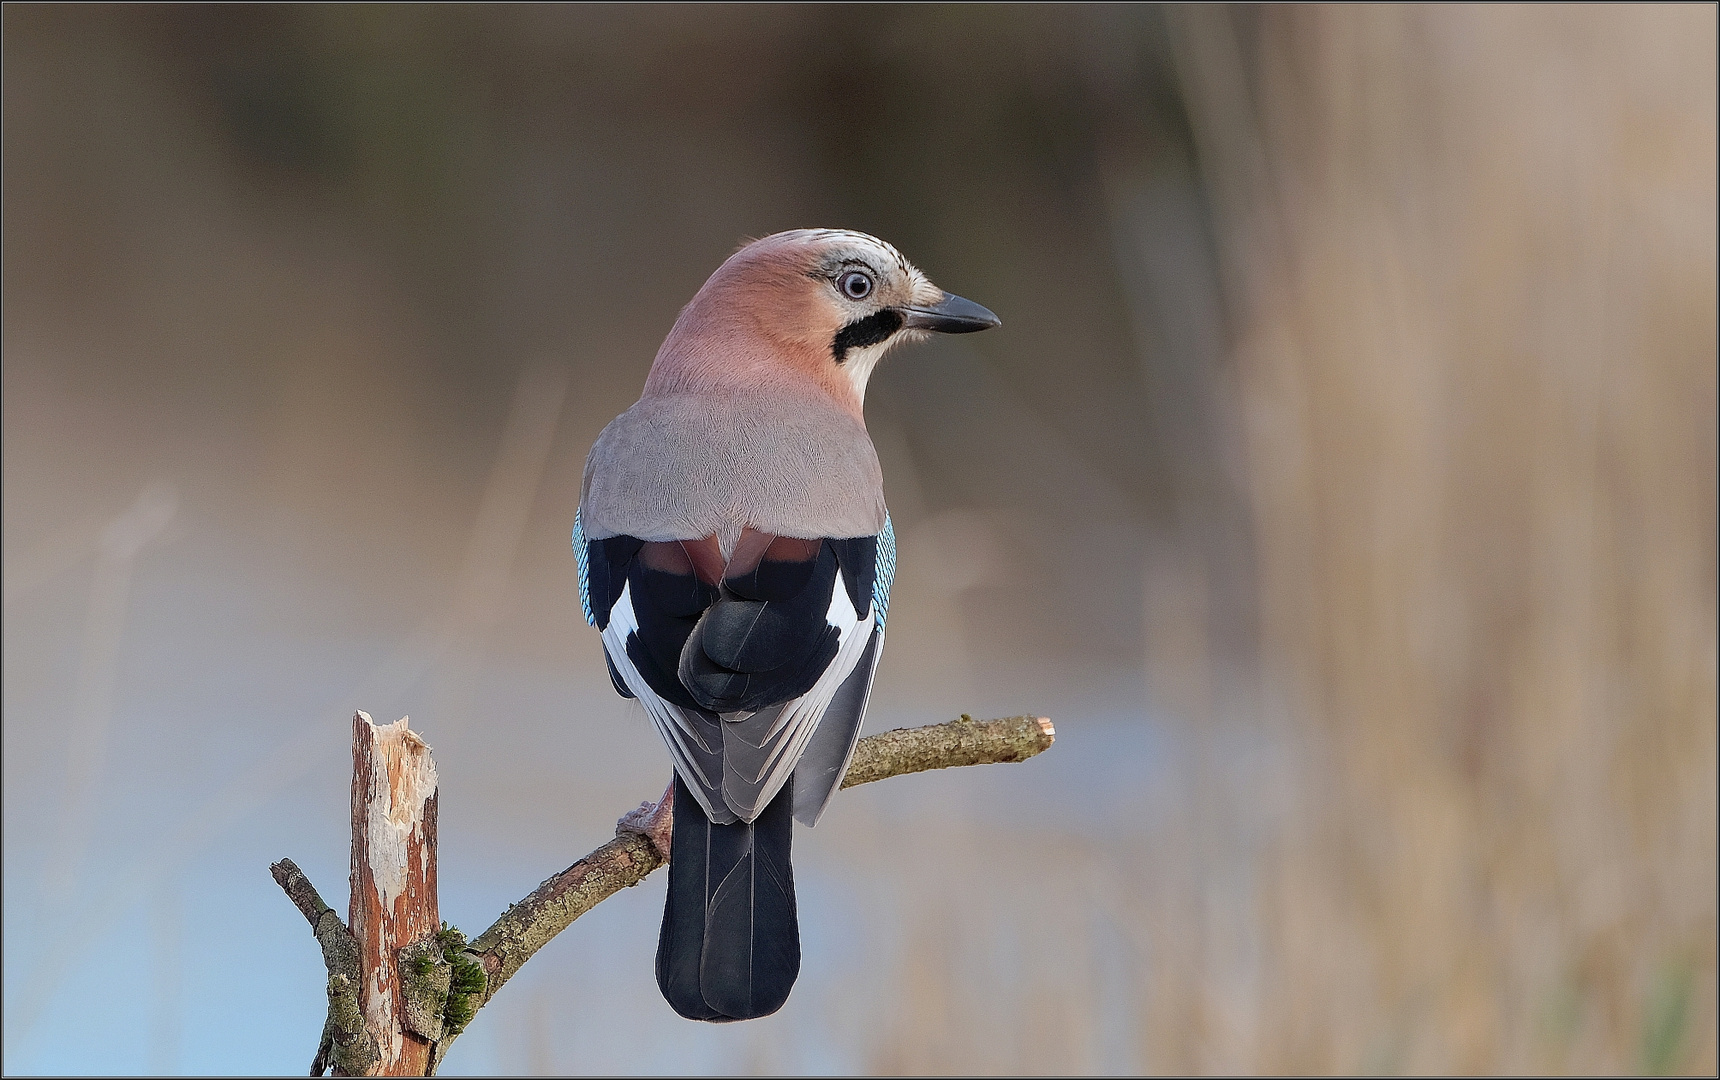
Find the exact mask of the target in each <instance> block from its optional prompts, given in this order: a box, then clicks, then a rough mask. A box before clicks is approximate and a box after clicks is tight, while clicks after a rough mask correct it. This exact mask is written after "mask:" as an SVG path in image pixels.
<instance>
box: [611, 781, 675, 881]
mask: <svg viewBox="0 0 1720 1080" xmlns="http://www.w3.org/2000/svg"><path fill="white" fill-rule="evenodd" d="M674 828H675V781H674V780H673V779H672V778H671V779H670V781H669V787H668V789H667V790H665V791H664V792H663V797H662V798H661V799H658V800H657V801H656V802H654V803H653V802H642V803H640V804H639V806H638V808H637V809H633V810H629V811H627V813H625V814H622V815H621V820H620V821H617V822H616V823H615V835H616V836H620V835H621V834H622V833H638V834H639V835H640V836H643V837H645V838H646V839H647V840H649V841H651V846H652V847H654V848H656V849H657V854H658V855H661V856H662V857H663V861H664V862H668V861H669V840H670V838H671V837H672V836H673V834H674Z"/></svg>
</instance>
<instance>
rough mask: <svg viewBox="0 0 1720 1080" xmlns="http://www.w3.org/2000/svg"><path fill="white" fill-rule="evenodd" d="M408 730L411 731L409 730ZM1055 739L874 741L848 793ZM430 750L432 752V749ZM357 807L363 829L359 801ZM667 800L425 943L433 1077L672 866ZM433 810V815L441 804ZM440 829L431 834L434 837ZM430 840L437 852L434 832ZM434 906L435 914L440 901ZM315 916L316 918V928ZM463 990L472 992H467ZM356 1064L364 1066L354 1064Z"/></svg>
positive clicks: (283, 878) (1033, 750)
mask: <svg viewBox="0 0 1720 1080" xmlns="http://www.w3.org/2000/svg"><path fill="white" fill-rule="evenodd" d="M400 726H402V727H404V724H402V725H400ZM1055 735H1056V732H1055V731H1054V729H1053V728H1052V726H1051V721H1050V720H1047V719H1045V718H1043V717H1033V716H1014V717H1009V718H1008V719H1004V720H982V721H976V720H973V719H971V718H969V717H966V716H964V717H962V718H961V719H960V720H954V721H951V722H949V723H947V724H934V725H932V726H930V727H922V728H899V729H897V730H895V731H886V732H883V733H882V734H879V735H869V736H867V737H866V738H864V739H861V740H860V743H859V745H858V746H857V747H856V748H855V751H854V758H853V760H852V762H851V763H850V764H849V766H848V772H847V773H846V775H845V776H844V777H843V780H842V786H843V787H845V788H848V787H853V786H855V785H857V784H868V783H872V782H874V781H877V780H883V779H885V778H887V777H891V776H900V775H904V774H906V773H915V772H923V771H925V770H927V769H946V768H952V767H956V766H961V765H985V764H994V763H1003V762H1016V761H1025V760H1027V759H1028V758H1030V757H1032V756H1034V755H1035V754H1038V753H1039V752H1041V751H1043V750H1045V749H1048V748H1049V747H1050V746H1051V744H1052V740H1053V739H1054V737H1055ZM419 745H422V743H420V744H419ZM425 749H426V751H428V748H427V747H426V748H425ZM427 756H428V754H427V753H426V757H427ZM430 776H431V785H432V786H431V788H430V790H431V791H433V790H434V786H433V785H434V768H433V767H432V768H431V773H430ZM354 800H355V801H354V814H355V821H356V816H357V813H358V804H357V801H356V800H357V795H356V793H355V796H354ZM667 800H668V796H667V795H665V799H664V801H663V802H660V803H658V804H655V805H653V804H646V805H645V806H643V807H641V808H640V809H639V810H636V811H633V812H631V813H629V814H628V815H627V816H626V817H624V818H622V820H621V822H620V823H619V825H618V826H617V828H616V832H617V835H616V837H615V839H614V840H611V841H609V843H607V844H604V845H603V846H602V847H600V848H598V849H597V850H596V851H593V852H592V853H591V854H589V855H587V856H585V858H583V859H580V860H579V861H578V862H576V863H574V864H573V865H572V866H570V867H568V868H567V869H566V870H563V871H562V872H561V873H559V874H556V875H555V876H553V877H551V878H549V879H548V880H546V881H545V882H543V884H541V885H539V886H538V887H537V888H536V889H534V890H532V892H531V894H530V895H529V896H527V897H526V898H525V899H523V900H521V901H520V902H519V903H517V904H511V905H509V907H508V910H507V911H505V912H503V913H502V916H501V918H499V919H497V920H496V921H495V923H494V924H492V925H491V926H490V928H489V929H488V930H485V931H484V932H483V933H482V934H479V935H478V936H477V938H475V939H473V940H472V941H471V943H470V944H466V943H465V942H464V941H463V939H461V938H460V937H459V935H458V933H457V932H444V933H442V934H441V935H439V936H438V937H436V938H434V939H433V940H434V941H436V942H439V943H440V944H439V945H437V946H436V947H435V948H434V949H430V944H429V942H428V940H427V942H425V943H422V947H423V948H425V949H430V953H431V955H430V956H427V957H426V958H425V960H424V961H423V963H422V965H421V966H422V967H423V968H424V969H425V970H429V969H430V968H431V967H434V966H435V964H439V963H443V962H445V963H447V964H448V966H449V967H450V968H451V969H453V970H454V972H455V974H454V977H453V984H452V986H450V984H449V982H448V978H447V976H446V975H444V976H443V977H442V981H441V983H440V986H441V987H442V990H441V993H442V995H443V996H442V998H441V999H440V1001H441V1002H443V1003H445V1012H446V1015H447V1016H448V1017H449V1018H450V1022H448V1023H447V1024H446V1025H445V1026H444V1027H443V1029H442V1030H441V1032H440V1037H439V1038H435V1039H433V1040H432V1041H431V1042H430V1043H429V1055H428V1062H427V1064H426V1066H425V1068H426V1072H427V1073H429V1074H431V1075H434V1073H435V1071H436V1067H437V1066H438V1065H439V1064H441V1062H442V1060H443V1058H444V1057H445V1056H446V1055H447V1053H448V1048H449V1047H450V1046H451V1045H452V1044H453V1042H454V1039H455V1038H456V1037H458V1035H459V1034H460V1032H461V1031H462V1030H464V1028H465V1025H466V1023H467V1022H469V1021H470V1019H471V1016H472V1014H473V1013H475V1012H476V1011H477V1010H478V1009H480V1008H482V1007H483V1006H484V1005H485V1004H487V1003H488V1002H489V1001H490V999H491V998H493V997H495V995H496V992H497V991H498V990H500V989H501V988H502V986H503V985H504V984H506V983H507V981H508V980H509V979H511V978H512V977H513V975H514V973H515V972H517V971H519V969H520V968H521V967H523V966H524V965H525V962H526V961H527V960H529V959H531V957H532V955H533V954H535V953H536V952H537V951H538V950H539V949H541V948H543V947H544V945H546V944H548V943H549V941H550V939H552V938H554V937H555V936H556V935H557V934H559V933H561V932H562V931H563V930H565V929H567V928H568V926H570V925H572V923H573V921H574V920H575V919H577V918H579V917H580V916H581V915H583V914H585V913H586V912H587V911H590V910H591V909H592V908H594V907H596V906H597V905H598V904H600V903H602V902H603V901H604V900H606V899H608V898H609V897H611V896H613V895H615V894H616V893H617V892H620V891H621V890H622V889H625V888H628V887H629V886H633V885H637V884H639V882H641V881H643V880H645V878H646V877H647V876H648V875H650V873H651V872H652V871H654V870H656V869H657V868H658V867H660V866H663V865H665V864H666V863H667V861H668V858H667V852H668V832H667V828H666V824H667V820H668V817H667V815H668V810H669V807H668V805H667ZM431 805H432V809H431V814H432V815H433V814H434V798H433V797H432V799H431ZM433 828H434V826H433V825H432V830H433ZM431 837H432V845H433V838H434V833H433V831H432V833H431ZM659 845H661V846H659ZM355 852H356V847H355ZM355 858H356V855H355ZM355 865H356V863H355ZM431 867H432V869H431V872H430V878H429V883H430V888H431V889H432V891H433V890H434V882H435V877H434V869H433V867H434V863H433V862H432V863H431ZM282 868H286V870H283V869H282ZM272 869H274V870H275V880H276V881H278V882H280V883H281V887H282V888H283V889H284V890H286V892H287V895H288V896H289V897H291V898H292V899H293V902H294V903H295V904H297V905H298V907H299V910H300V911H303V912H304V913H305V917H306V918H307V919H310V920H311V922H312V926H313V928H314V927H318V926H322V925H324V924H325V923H332V926H333V927H338V928H339V930H340V933H341V934H345V930H346V928H345V927H344V926H341V925H340V920H339V919H338V918H333V917H332V916H333V912H332V911H330V910H329V909H328V905H326V904H324V903H323V902H322V899H321V897H318V896H317V895H316V890H315V889H314V888H312V887H311V884H310V882H309V881H307V880H305V879H304V875H303V874H301V873H299V870H298V867H296V866H293V864H292V863H291V862H290V861H288V860H282V861H281V862H280V863H277V864H275V867H273V868H272ZM431 902H432V904H433V903H434V900H432V901H431ZM313 911H315V912H317V914H316V916H315V917H314V918H313V916H312V912H313ZM319 920H320V921H319ZM331 932H332V931H331ZM334 936H338V935H334ZM345 937H346V940H348V941H350V940H352V935H350V934H345ZM318 940H319V941H322V940H323V933H322V932H321V931H319V932H318ZM351 954H352V957H353V960H354V963H356V962H357V958H358V952H357V947H356V945H354V946H352V947H351ZM331 955H332V954H331V953H330V950H329V946H328V945H327V944H325V945H324V959H325V963H329V972H330V987H331V990H330V1004H329V1013H330V1019H329V1021H328V1026H329V1027H338V1026H339V1025H337V1024H336V1019H335V1000H334V989H333V987H334V985H335V975H336V970H335V967H334V964H333V962H332V960H331V959H330V957H331ZM342 955H345V954H342ZM366 962H368V958H367V960H366ZM404 966H405V962H404V960H402V967H404ZM462 969H464V970H470V971H471V972H472V974H473V978H472V979H471V980H470V982H469V984H468V983H463V982H462V980H461V977H460V974H459V972H460V971H461V970H462ZM479 972H481V973H482V978H481V980H480V979H478V978H477V977H476V976H477V975H478V973H479ZM463 988H464V990H465V992H462V991H463ZM327 1031H328V1027H325V1042H327V1040H328V1035H327ZM373 1052H374V1051H373ZM353 1060H355V1061H356V1060H357V1058H356V1056H355V1057H354V1059H353ZM325 1064H327V1065H333V1066H335V1067H336V1068H337V1070H338V1071H342V1072H345V1071H347V1069H346V1068H345V1067H343V1066H344V1061H342V1060H337V1058H336V1057H335V1056H331V1055H325V1054H324V1052H323V1051H322V1050H321V1049H319V1051H318V1055H317V1062H316V1064H315V1065H313V1069H316V1070H319V1071H317V1072H313V1074H312V1075H319V1074H320V1068H321V1067H322V1066H323V1065H325ZM373 1068H374V1066H373Z"/></svg>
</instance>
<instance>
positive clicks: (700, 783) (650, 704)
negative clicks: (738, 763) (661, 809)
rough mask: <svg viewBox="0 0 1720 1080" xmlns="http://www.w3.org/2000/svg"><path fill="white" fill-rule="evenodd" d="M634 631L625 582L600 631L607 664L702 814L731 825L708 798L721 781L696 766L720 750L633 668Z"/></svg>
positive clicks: (629, 588)
mask: <svg viewBox="0 0 1720 1080" xmlns="http://www.w3.org/2000/svg"><path fill="white" fill-rule="evenodd" d="M637 629H639V619H638V616H636V615H634V614H633V583H632V582H628V583H627V584H626V585H624V586H622V588H621V598H620V599H618V600H616V601H615V606H614V607H613V608H611V609H610V612H609V625H608V626H606V627H604V628H603V651H604V652H606V653H608V654H609V662H610V663H612V664H614V665H615V670H616V671H617V672H618V673H619V674H620V675H621V681H622V682H624V683H626V684H627V689H629V690H631V691H633V696H634V697H636V698H638V699H639V704H641V705H643V706H645V713H646V715H648V716H650V717H651V725H652V726H653V727H655V728H656V729H657V734H658V735H661V736H662V737H663V742H664V743H666V744H667V745H668V747H669V756H670V757H671V758H672V759H673V760H674V762H675V771H676V772H678V773H680V774H681V779H683V780H685V781H686V782H687V786H688V787H689V788H691V789H692V791H693V796H694V797H695V798H697V799H698V800H699V805H701V806H703V807H704V808H705V815H706V816H707V817H709V818H710V819H711V820H712V821H715V822H718V823H719V824H729V823H732V822H733V821H734V820H735V815H734V814H733V812H731V811H730V810H729V809H728V807H727V806H725V805H724V804H723V803H722V802H721V801H720V800H718V801H716V802H715V803H714V804H713V801H712V798H711V796H712V795H713V794H716V793H718V792H720V791H721V785H722V779H723V778H722V777H721V776H720V775H718V776H708V775H706V770H705V769H703V768H701V767H700V764H699V759H700V758H701V757H703V758H705V760H706V761H712V760H714V759H716V758H717V757H718V756H719V755H720V754H721V753H722V747H721V746H712V745H710V740H709V739H707V738H705V737H704V735H702V734H701V733H700V731H699V727H700V726H702V725H700V724H699V723H698V722H697V721H696V720H694V719H691V718H689V717H688V716H687V714H686V710H684V709H682V708H681V707H680V706H679V705H673V704H671V703H669V702H667V701H664V700H663V699H662V698H661V697H658V696H657V692H656V691H655V690H653V689H651V687H650V686H649V685H648V684H647V683H646V682H645V679H644V677H643V676H641V675H640V674H639V669H638V668H636V667H634V666H633V660H632V658H631V657H629V656H628V655H627V637H628V635H629V634H631V633H633V632H634V631H635V630H637Z"/></svg>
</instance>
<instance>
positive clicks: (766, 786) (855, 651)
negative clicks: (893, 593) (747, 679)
mask: <svg viewBox="0 0 1720 1080" xmlns="http://www.w3.org/2000/svg"><path fill="white" fill-rule="evenodd" d="M825 619H826V621H827V622H828V623H829V624H830V625H831V626H834V627H835V628H836V629H837V632H838V633H839V634H840V637H839V638H838V641H837V646H836V655H835V657H833V658H832V659H831V661H830V664H829V666H828V667H826V668H825V669H824V672H823V674H821V675H819V677H818V681H817V682H815V683H813V684H812V689H811V690H808V691H807V692H806V693H805V694H803V695H801V696H800V697H798V698H795V699H793V700H792V701H789V702H787V703H786V704H784V705H783V706H782V711H781V712H780V713H779V714H778V715H777V716H776V717H775V718H774V720H772V721H770V726H769V728H768V730H767V731H765V732H764V733H763V738H759V736H758V735H757V734H756V733H752V732H747V733H746V735H751V736H752V737H751V738H747V739H746V742H747V743H751V742H753V740H754V739H757V740H758V742H757V746H758V749H756V750H755V749H752V747H750V746H747V747H744V748H743V747H735V748H733V749H734V750H738V751H739V752H738V753H736V752H733V751H731V748H730V747H728V746H727V745H725V747H724V754H723V801H724V802H726V803H727V804H728V805H729V808H730V809H732V810H733V811H734V812H735V813H736V814H739V815H740V816H741V817H742V818H743V819H745V820H747V821H751V820H752V819H753V818H755V817H757V816H758V815H759V814H760V813H761V812H763V810H764V808H765V807H766V806H769V805H770V801H771V799H773V798H775V797H776V793H777V792H779V791H781V790H782V785H783V784H785V783H787V782H788V778H789V776H791V775H792V774H793V773H794V767H795V765H796V764H798V763H799V761H800V755H801V754H802V753H803V752H804V751H805V750H806V744H807V743H808V742H810V741H811V739H812V735H813V733H814V732H815V731H817V730H818V723H819V721H820V720H822V719H823V718H824V712H825V710H826V709H828V708H829V707H830V699H831V698H832V697H834V696H835V695H836V690H837V688H838V687H840V686H841V685H842V681H843V680H844V679H846V678H847V677H848V674H849V672H851V671H853V670H854V665H855V664H857V663H859V661H860V654H861V653H863V652H865V651H866V642H867V641H868V640H869V639H870V637H871V635H872V621H873V617H872V614H871V613H870V612H868V613H867V615H866V617H865V618H864V619H862V618H860V617H859V614H858V613H857V612H855V610H854V604H853V602H852V601H850V600H849V598H848V587H847V586H846V585H845V584H844V583H843V580H842V577H841V576H840V575H838V576H837V577H836V580H835V581H834V582H833V583H832V586H831V596H830V609H829V610H828V611H827V612H826V613H825ZM767 712H768V711H766V712H760V713H757V714H747V713H729V714H726V715H725V716H724V717H723V736H724V742H725V744H727V743H728V742H729V741H730V740H731V739H734V738H743V737H744V736H743V730H744V726H745V725H746V724H747V723H748V722H749V721H751V720H753V717H754V716H756V717H757V718H758V720H759V721H764V720H766V719H767ZM761 751H762V754H761ZM737 759H738V760H737ZM743 762H747V763H756V764H754V765H753V767H751V768H748V767H746V765H744V764H743Z"/></svg>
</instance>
